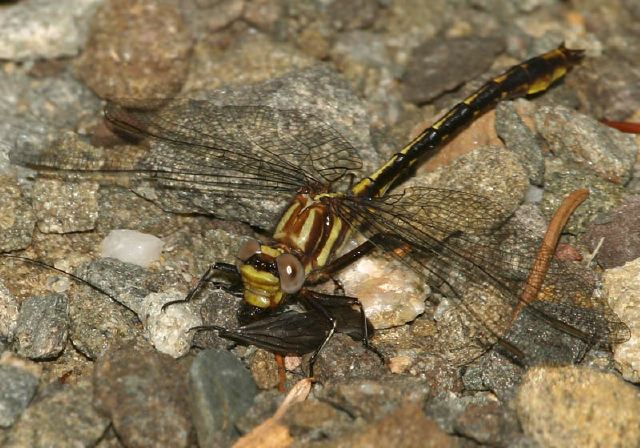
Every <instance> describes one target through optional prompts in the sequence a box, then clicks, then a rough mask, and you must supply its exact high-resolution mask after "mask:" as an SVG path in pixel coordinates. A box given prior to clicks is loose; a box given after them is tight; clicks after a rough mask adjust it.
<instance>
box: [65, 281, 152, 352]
mask: <svg viewBox="0 0 640 448" xmlns="http://www.w3.org/2000/svg"><path fill="white" fill-rule="evenodd" d="M69 304H70V307H69V316H70V318H71V326H70V334H69V337H70V339H71V343H72V344H73V346H74V347H75V349H76V350H79V351H80V352H81V353H82V354H83V355H85V356H86V357H87V358H89V359H93V360H95V359H97V358H99V357H100V356H101V355H102V354H103V353H104V352H105V351H106V350H108V349H109V347H112V346H119V345H126V344H131V343H133V341H135V340H136V339H139V338H141V337H142V333H141V331H140V321H139V319H138V317H137V315H136V314H135V313H133V312H131V311H130V310H128V309H126V308H125V307H123V306H121V305H120V304H119V303H116V302H114V301H113V300H112V299H111V298H110V297H107V296H105V295H104V294H101V293H100V292H98V291H96V290H94V289H92V288H90V287H89V286H87V285H81V284H79V285H77V286H76V288H74V290H72V292H71V296H70V301H69Z"/></svg>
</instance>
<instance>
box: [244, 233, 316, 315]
mask: <svg viewBox="0 0 640 448" xmlns="http://www.w3.org/2000/svg"><path fill="white" fill-rule="evenodd" d="M238 271H239V272H240V277H241V278H242V283H243V286H244V299H245V301H246V302H247V303H248V304H250V305H253V306H255V307H258V308H273V307H276V306H278V305H279V304H280V303H281V302H282V299H283V297H284V296H285V294H295V293H296V292H298V291H299V290H300V288H302V285H303V284H304V280H305V270H304V266H303V265H302V262H301V261H300V259H299V258H298V257H296V256H295V255H293V254H292V253H289V252H287V251H286V250H285V248H283V247H282V245H280V244H274V245H267V244H261V243H260V242H258V241H257V240H249V241H247V242H246V243H245V244H244V245H243V246H242V247H241V248H240V250H239V251H238Z"/></svg>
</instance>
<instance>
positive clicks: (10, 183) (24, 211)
mask: <svg viewBox="0 0 640 448" xmlns="http://www.w3.org/2000/svg"><path fill="white" fill-rule="evenodd" d="M0 190H1V191H2V194H0V210H2V219H0V252H10V251H14V250H19V249H24V248H26V247H28V246H29V244H31V235H32V233H33V229H34V226H35V215H34V212H33V209H32V208H31V205H30V204H29V203H28V202H27V201H26V200H25V198H24V197H23V195H22V191H21V189H20V188H19V187H18V186H17V184H16V179H15V178H13V177H10V176H0Z"/></svg>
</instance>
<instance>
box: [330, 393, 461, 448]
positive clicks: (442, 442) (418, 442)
mask: <svg viewBox="0 0 640 448" xmlns="http://www.w3.org/2000/svg"><path fill="white" fill-rule="evenodd" d="M354 426H355V425H353V424H352V425H351V428H350V429H349V430H347V431H345V434H343V435H342V436H341V437H338V438H336V439H333V440H331V441H330V444H331V445H330V446H334V447H339V448H347V447H354V448H366V447H372V446H394V447H398V448H412V447H417V446H420V447H424V448H436V447H444V448H450V447H454V446H458V444H457V443H456V440H455V438H453V437H451V436H449V435H447V434H445V433H444V432H443V431H442V429H440V428H439V427H438V424H437V423H436V422H434V421H433V420H432V419H430V418H428V417H427V416H426V415H425V414H424V412H423V411H422V409H420V406H418V405H417V404H415V403H408V404H406V405H404V406H401V407H399V408H398V409H397V410H395V411H393V412H391V413H389V414H388V415H386V416H384V417H382V418H380V419H378V420H377V421H374V422H371V423H370V424H368V425H367V426H365V427H364V428H362V429H361V430H360V429H359V428H357V426H356V427H355V428H354ZM399 428H402V429H401V433H400V431H398V430H399Z"/></svg>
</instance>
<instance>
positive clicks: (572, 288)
mask: <svg viewBox="0 0 640 448" xmlns="http://www.w3.org/2000/svg"><path fill="white" fill-rule="evenodd" d="M337 209H338V213H340V215H341V216H342V217H343V218H344V219H345V220H346V221H347V222H351V223H353V224H354V226H355V227H356V228H357V229H358V230H359V231H360V232H361V233H363V234H364V235H365V236H367V237H372V236H373V235H376V234H383V235H389V238H387V239H386V240H383V241H382V242H381V243H380V245H381V246H382V248H383V249H384V250H385V251H388V252H389V253H392V254H394V255H396V256H397V257H398V258H399V259H400V260H401V261H402V262H403V263H405V264H407V265H408V266H410V267H411V268H412V269H413V270H415V271H416V272H418V273H419V274H420V275H422V276H423V277H424V278H425V279H426V281H427V283H428V284H429V285H430V287H432V288H434V289H435V290H436V291H438V292H440V293H442V294H443V295H445V296H447V297H448V298H450V299H451V300H452V301H453V303H454V304H455V307H457V308H459V309H461V310H462V311H463V312H464V313H465V314H466V315H467V316H469V317H470V319H471V320H470V322H473V324H472V325H479V327H476V328H475V329H474V330H475V331H476V332H477V337H478V340H480V341H481V342H483V343H484V344H487V345H488V344H492V343H495V342H496V341H497V340H499V339H501V338H503V337H504V336H505V335H506V334H507V333H508V331H509V330H510V329H511V326H512V325H513V323H514V322H515V321H516V319H517V318H518V317H519V314H520V313H529V314H532V315H533V316H534V317H535V318H537V319H543V320H546V321H548V322H547V323H551V324H554V323H555V322H556V321H557V322H558V325H559V326H560V327H563V328H562V330H563V331H565V332H572V331H573V330H575V331H573V332H574V336H576V337H578V338H581V339H586V341H585V342H587V343H589V344H597V343H601V342H604V343H614V342H619V341H621V340H625V339H626V337H627V332H628V330H627V328H626V327H625V326H624V324H622V323H620V322H619V321H618V320H617V319H616V318H615V316H614V315H613V313H612V312H611V310H610V309H609V308H608V306H607V305H606V304H605V303H604V301H603V300H602V299H601V298H598V297H595V296H593V290H594V287H595V285H594V282H593V281H590V279H588V278H586V277H585V276H584V275H582V274H581V273H580V272H578V271H577V270H575V269H572V268H571V266H570V265H568V264H564V263H561V262H558V261H553V262H552V265H551V268H550V269H549V272H548V273H547V276H546V280H545V283H544V284H543V287H542V291H541V293H540V299H539V300H538V301H537V302H533V303H531V304H528V303H524V302H522V301H521V299H520V297H521V294H522V291H523V289H524V287H525V284H526V280H527V278H528V276H529V274H530V272H531V269H532V266H533V264H534V263H533V262H534V259H535V256H536V253H537V251H538V247H539V246H538V245H539V240H537V239H535V238H531V239H528V238H526V237H523V236H522V235H523V234H522V233H521V232H518V229H517V228H515V227H514V225H512V224H511V223H508V224H506V225H502V226H501V225H500V224H502V222H501V220H504V219H506V218H507V217H508V216H509V213H508V211H506V210H504V209H503V208H502V207H500V206H499V205H498V204H495V203H494V202H493V201H491V200H489V199H487V198H484V197H481V196H477V195H472V194H469V193H465V192H460V191H447V190H439V189H431V188H426V187H413V188H408V189H406V190H405V191H404V192H402V193H397V194H391V195H388V196H386V197H382V198H373V199H362V198H354V197H347V198H345V199H344V200H343V201H341V202H340V203H339V205H338V206H337ZM496 217H498V219H496ZM525 235H526V234H525ZM398 249H399V250H398ZM542 301H550V302H554V301H557V302H560V303H561V304H564V305H567V306H556V307H555V308H554V307H552V306H547V305H545V304H543V303H542ZM572 307H577V308H581V309H589V310H591V312H590V313H571V312H570V310H571V309H572Z"/></svg>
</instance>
